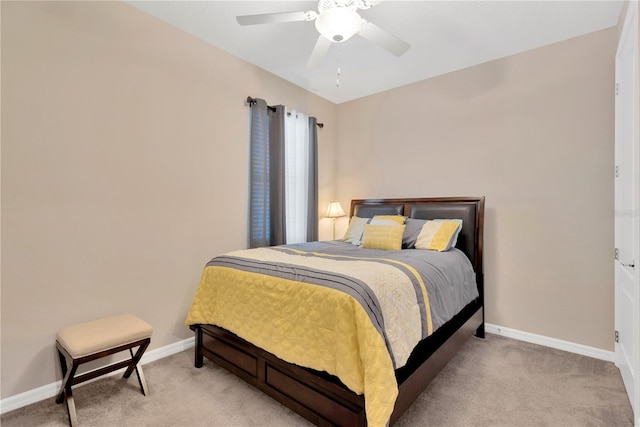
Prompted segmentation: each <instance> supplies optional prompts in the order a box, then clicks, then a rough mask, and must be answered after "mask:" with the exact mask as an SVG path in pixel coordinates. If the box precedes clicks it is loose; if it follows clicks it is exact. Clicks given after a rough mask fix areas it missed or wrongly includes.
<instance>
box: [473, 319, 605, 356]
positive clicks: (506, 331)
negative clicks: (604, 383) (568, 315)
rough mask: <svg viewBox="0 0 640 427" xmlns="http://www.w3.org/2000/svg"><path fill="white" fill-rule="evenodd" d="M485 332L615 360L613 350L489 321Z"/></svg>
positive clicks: (583, 354)
mask: <svg viewBox="0 0 640 427" xmlns="http://www.w3.org/2000/svg"><path fill="white" fill-rule="evenodd" d="M485 332H488V333H490V334H496V335H502V336H503V337H507V338H513V339H516V340H520V341H526V342H529V343H532V344H538V345H542V346H545V347H550V348H555V349H557V350H564V351H568V352H570V353H575V354H580V355H582V356H588V357H593V358H594V359H600V360H606V361H607V362H615V353H614V352H613V351H607V350H602V349H599V348H595V347H589V346H586V345H582V344H575V343H572V342H569V341H563V340H559V339H555V338H549V337H545V336H542V335H536V334H531V333H529V332H523V331H519V330H517V329H511V328H505V327H503V326H498V325H492V324H490V323H486V324H485Z"/></svg>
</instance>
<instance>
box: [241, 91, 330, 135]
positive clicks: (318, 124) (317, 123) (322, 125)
mask: <svg viewBox="0 0 640 427" xmlns="http://www.w3.org/2000/svg"><path fill="white" fill-rule="evenodd" d="M255 103H256V100H255V99H253V98H252V97H250V96H247V104H249V107H251V106H252V105H254V104H255ZM267 108H268V109H269V110H271V111H276V107H272V106H270V105H267ZM288 114H290V113H287V115H288ZM316 125H317V126H318V127H319V128H320V129H322V128H323V127H324V123H319V122H316Z"/></svg>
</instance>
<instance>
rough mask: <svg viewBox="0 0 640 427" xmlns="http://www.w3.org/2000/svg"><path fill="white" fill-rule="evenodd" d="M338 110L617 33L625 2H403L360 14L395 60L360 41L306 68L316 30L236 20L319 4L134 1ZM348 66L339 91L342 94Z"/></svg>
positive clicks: (306, 24) (341, 46)
mask: <svg viewBox="0 0 640 427" xmlns="http://www.w3.org/2000/svg"><path fill="white" fill-rule="evenodd" d="M127 3H129V4H131V5H133V6H135V7H137V8H139V9H141V10H143V11H145V12H147V13H149V14H150V15H153V16H155V17H157V18H159V19H161V20H163V21H166V22H168V23H170V24H172V25H174V26H176V27H178V28H180V29H182V30H184V31H186V32H188V33H190V34H193V35H194V36H197V37H199V38H201V39H203V40H205V41H207V42H209V43H211V44H212V45H215V46H217V47H219V48H221V49H223V50H225V51H227V52H229V53H232V54H233V55H235V56H237V57H239V58H242V59H244V60H246V61H247V62H250V63H252V64H255V65H257V66H259V67H261V68H263V69H265V70H267V71H269V72H271V73H273V74H275V75H277V76H279V77H281V78H283V79H285V80H287V81H290V82H291V83H293V84H295V85H298V86H300V87H303V88H305V89H307V90H309V91H311V92H313V93H316V94H317V95H319V96H321V97H323V98H326V99H328V100H329V101H332V102H334V103H336V104H339V103H342V102H346V101H350V100H353V99H356V98H360V97H363V96H367V95H371V94H374V93H378V92H381V91H384V90H388V89H392V88H394V87H399V86H403V85H406V84H409V83H413V82H416V81H420V80H424V79H427V78H430V77H435V76H438V75H441V74H445V73H448V72H451V71H455V70H460V69H463V68H466V67H470V66H473V65H477V64H481V63H483V62H487V61H491V60H494V59H498V58H503V57H505V56H509V55H513V54H516V53H519V52H523V51H526V50H530V49H534V48H537V47H541V46H544V45H547V44H551V43H555V42H558V41H562V40H566V39H570V38H573V37H577V36H580V35H584V34H587V33H590V32H593V31H598V30H601V29H604V28H608V27H612V26H615V25H617V23H618V18H619V16H620V12H621V10H622V5H623V2H622V1H616V0H606V1H576V0H573V1H483V0H475V1H396V0H387V1H384V2H382V3H380V4H378V5H376V6H375V7H373V8H371V9H368V10H359V11H358V12H359V14H360V15H361V16H362V17H363V18H364V19H366V20H368V21H370V22H372V23H375V24H377V25H378V26H380V27H382V28H384V29H385V30H387V31H389V32H391V33H393V34H394V35H396V36H398V37H400V38H401V39H403V40H405V41H406V42H408V43H409V44H410V45H411V48H410V49H409V50H408V51H407V52H406V53H405V54H404V55H402V56H400V57H396V56H394V55H392V54H390V53H388V52H387V51H386V50H384V49H382V48H381V47H379V46H377V45H375V44H373V43H371V42H369V41H367V40H365V39H363V38H362V37H360V36H358V35H356V36H354V37H352V38H351V39H349V40H347V41H346V42H344V43H340V44H333V45H332V46H331V48H330V50H329V53H328V54H327V56H326V58H325V60H324V61H323V62H322V64H321V65H320V66H319V67H318V68H316V69H313V70H308V69H307V68H306V65H307V61H308V59H309V55H310V53H311V51H312V49H313V47H314V45H315V42H316V40H317V37H318V33H317V31H316V28H315V25H314V22H286V23H278V24H265V25H253V26H240V25H238V23H237V22H236V19H235V17H236V16H238V15H251V14H261V13H273V12H291V11H306V10H317V7H318V3H317V2H315V1H142V2H138V1H127ZM338 65H339V66H340V71H341V73H340V84H339V86H337V85H336V78H337V69H338Z"/></svg>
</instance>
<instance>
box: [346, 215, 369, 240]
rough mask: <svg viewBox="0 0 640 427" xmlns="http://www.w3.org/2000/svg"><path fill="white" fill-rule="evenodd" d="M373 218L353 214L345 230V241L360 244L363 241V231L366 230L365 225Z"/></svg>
mask: <svg viewBox="0 0 640 427" xmlns="http://www.w3.org/2000/svg"><path fill="white" fill-rule="evenodd" d="M370 220H371V218H360V217H357V216H352V217H351V221H349V226H348V227H347V231H345V232H344V237H343V238H342V241H343V242H347V243H351V244H353V245H358V246H359V245H360V243H361V241H362V233H363V232H364V225H365V224H366V223H368V222H369V221H370Z"/></svg>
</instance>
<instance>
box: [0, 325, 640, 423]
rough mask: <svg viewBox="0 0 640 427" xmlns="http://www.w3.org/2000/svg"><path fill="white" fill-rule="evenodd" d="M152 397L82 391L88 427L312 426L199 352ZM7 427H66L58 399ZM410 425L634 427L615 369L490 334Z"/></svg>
mask: <svg viewBox="0 0 640 427" xmlns="http://www.w3.org/2000/svg"><path fill="white" fill-rule="evenodd" d="M144 372H145V376H146V377H147V382H148V385H149V389H150V395H149V396H148V397H145V396H143V395H142V394H141V393H140V389H139V387H138V383H137V380H136V378H135V374H134V375H132V378H129V380H124V379H122V378H120V377H107V378H103V379H100V380H98V381H95V382H93V383H89V384H86V385H81V386H79V387H77V388H74V398H75V402H76V410H77V414H78V422H79V424H80V426H190V427H195V426H229V427H236V426H237V427H242V426H278V427H280V426H309V425H310V424H309V423H308V422H307V421H306V420H305V419H303V418H301V417H299V416H298V415H296V414H294V413H293V412H291V411H290V410H289V409H287V408H285V407H284V406H282V405H281V404H279V403H277V402H276V401H274V400H273V399H271V398H270V397H268V396H266V395H265V394H263V393H262V392H260V391H258V390H256V389H254V388H252V387H251V386H249V385H247V384H246V383H244V382H243V381H241V380H239V379H238V378H236V377H235V376H234V375H232V374H230V373H228V372H227V371H226V370H224V369H222V368H219V367H217V366H215V365H214V364H213V363H212V362H210V361H208V360H206V359H205V365H204V367H202V368H201V369H196V368H194V367H193V350H189V351H185V352H181V353H178V354H175V355H173V356H170V357H167V358H164V359H161V360H158V361H155V362H152V363H149V364H147V365H145V366H144ZM0 423H1V425H2V426H3V427H14V426H15V427H26V426H67V425H68V420H67V412H66V408H65V406H64V404H61V405H57V404H56V403H55V401H54V398H51V399H47V400H45V401H42V402H38V403H35V404H33V405H29V406H27V407H24V408H20V409H17V410H14V411H12V412H9V413H7V414H3V415H2V417H1V418H0ZM395 425H396V426H399V427H409V426H442V427H464V426H487V427H500V426H505V427H507V426H508V427H518V426H522V427H525V426H550V427H560V426H567V427H588V426H619V427H627V426H629V427H630V426H633V412H632V409H631V406H630V404H629V400H628V398H627V395H626V393H625V390H624V385H623V383H622V378H621V377H620V372H619V371H618V369H617V368H616V367H615V366H614V365H613V364H612V363H610V362H605V361H602V360H597V359H592V358H589V357H585V356H579V355H576V354H572V353H567V352H563V351H560V350H554V349H550V348H546V347H541V346H537V345H534V344H529V343H525V342H522V341H517V340H513V339H508V338H504V337H500V336H497V335H492V334H487V338H486V339H484V340H482V339H478V338H472V339H471V340H470V341H469V342H467V343H466V344H465V346H464V347H463V348H462V349H461V350H460V352H459V353H458V354H457V355H456V356H455V358H454V359H453V360H452V361H451V362H450V363H449V364H448V365H447V366H446V367H445V368H444V369H443V370H442V372H440V374H439V375H438V376H437V377H436V379H435V380H434V381H433V382H432V383H431V385H430V386H429V387H428V388H427V389H426V390H425V391H424V392H423V393H422V394H421V395H420V396H419V397H418V399H417V400H416V402H415V403H414V404H413V406H412V407H411V408H410V409H409V410H408V411H407V412H406V413H405V415H404V416H403V417H402V418H401V419H400V420H399V421H398V422H397V423H396V424H395Z"/></svg>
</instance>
